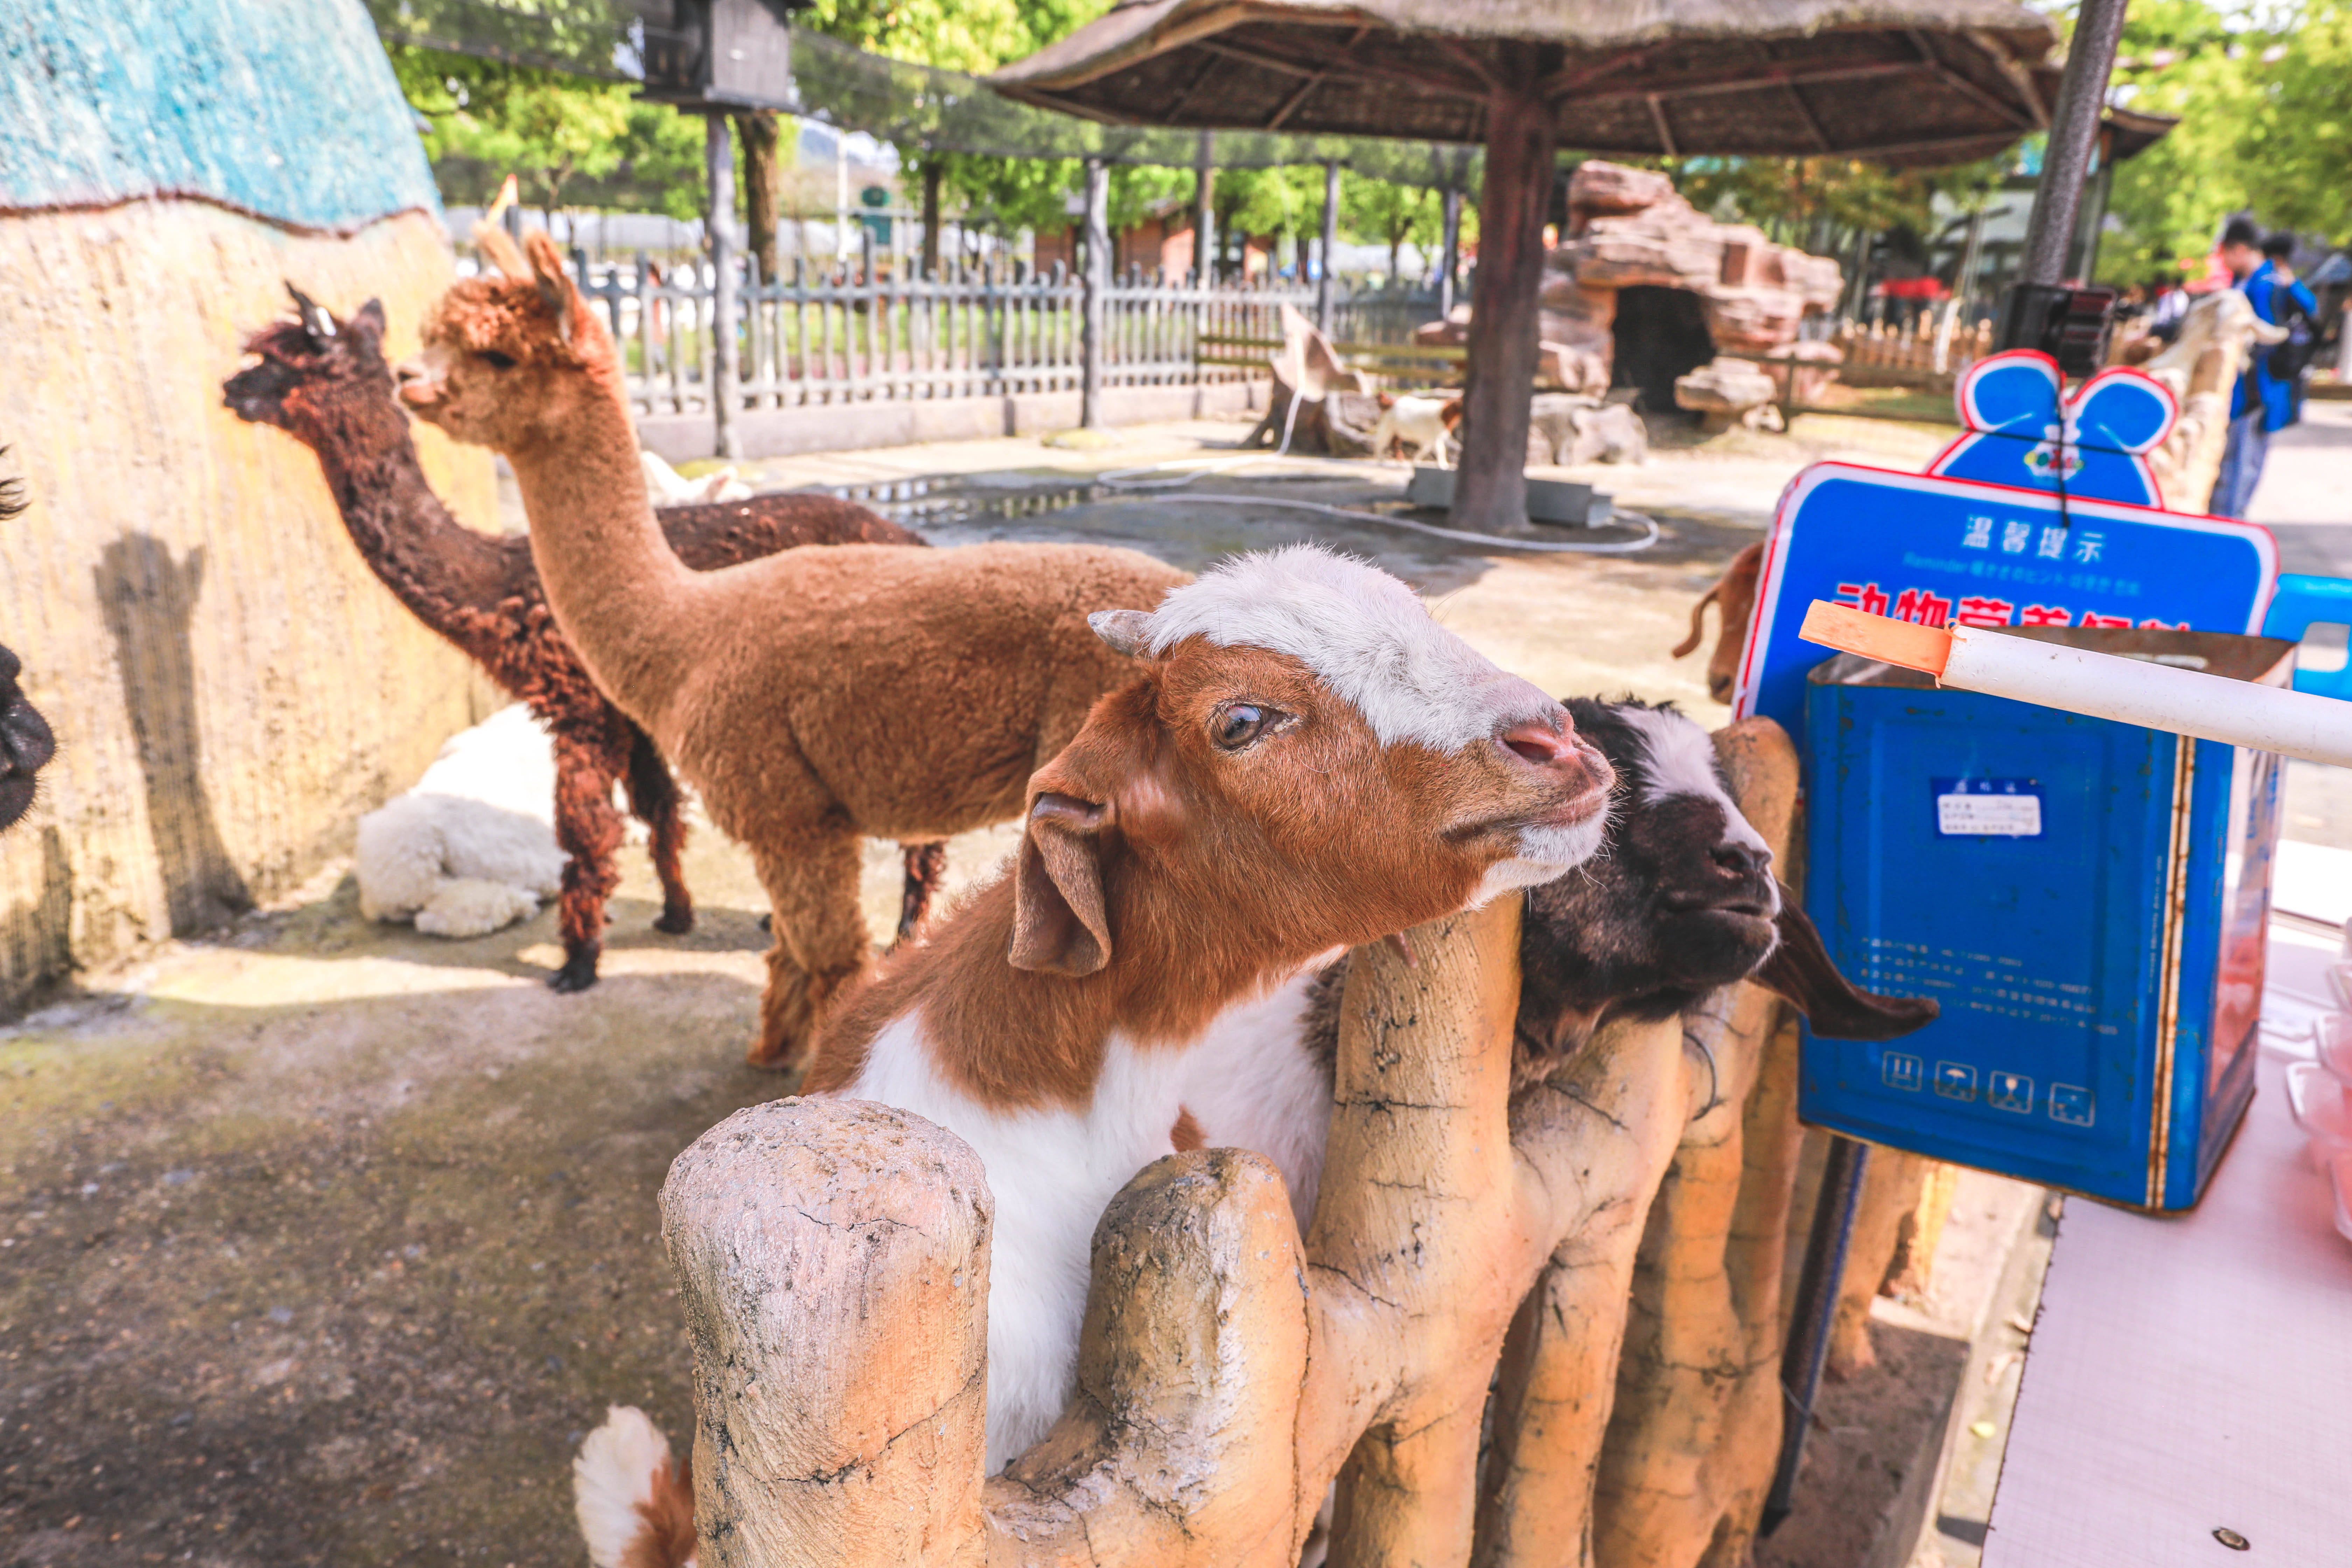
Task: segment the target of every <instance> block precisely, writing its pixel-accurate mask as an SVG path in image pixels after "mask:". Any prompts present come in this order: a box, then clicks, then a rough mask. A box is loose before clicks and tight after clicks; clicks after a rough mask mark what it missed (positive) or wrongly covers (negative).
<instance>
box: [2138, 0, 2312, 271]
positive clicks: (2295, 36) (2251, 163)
mask: <svg viewBox="0 0 2352 1568" xmlns="http://www.w3.org/2000/svg"><path fill="white" fill-rule="evenodd" d="M2240 63H2241V64H2242V65H2245V66H2247V67H2248V74H2249V75H2250V76H2252V78H2253V79H2254V82H2255V84H2256V89H2257V90H2258V92H2259V93H2260V94H2261V97H2262V99H2263V113H2262V114H2261V115H2260V116H2259V117H2258V118H2252V119H2250V120H2249V121H2248V123H2247V124H2246V126H2245V128H2244V130H2243V132H2242V133H2241V135H2240V138H2239V145H2238V153H2239V157H2240V159H2241V160H2242V163H2243V166H2244V168H2245V172H2246V195H2247V197H2248V199H2249V200H2250V202H2251V203H2252V205H2253V207H2254V208H2255V210H2256V211H2257V212H2259V213H2260V214H2262V216H2263V218H2264V220H2265V221H2267V222H2270V223H2272V224H2274V225H2278V226H2282V227H2291V228H2294V229H2296V230H2299V231H2303V232H2305V233H2311V234H2318V235H2325V236H2326V237H2327V238H2328V239H2329V240H2330V241H2332V242H2335V243H2337V244H2342V243H2345V242H2347V241H2352V184H2347V174H2346V171H2347V170H2352V5H2345V4H2343V3H2342V0H2326V3H2323V4H2315V5H2305V6H2304V7H2302V8H2301V9H2300V10H2299V11H2298V12H2297V14H2296V16H2295V17H2294V26H2293V27H2292V29H2291V30H2290V31H2288V32H2286V33H2284V35H2281V36H2280V37H2277V38H2276V39H2275V41H2273V42H2269V43H2267V44H2266V46H2265V47H2263V49H2262V50H2261V51H2260V52H2259V53H2257V52H2255V51H2254V50H2253V49H2252V48H2251V47H2249V48H2247V49H2246V50H2245V52H2244V53H2243V54H2242V57H2241V60H2240ZM2184 129H2185V127H2184ZM2173 135H2175V136H2177V135H2179V132H2178V131H2176V132H2173ZM2167 140H2170V138H2167ZM2150 151H2151V152H2153V151H2154V150H2153V149H2151V150H2150ZM2126 167H2128V165H2126ZM2119 172H2120V171H2119Z"/></svg>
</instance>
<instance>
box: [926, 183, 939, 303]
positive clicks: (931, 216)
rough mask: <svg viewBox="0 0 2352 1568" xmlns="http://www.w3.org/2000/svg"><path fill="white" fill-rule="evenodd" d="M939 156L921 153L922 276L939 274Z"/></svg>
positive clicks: (934, 276) (931, 276)
mask: <svg viewBox="0 0 2352 1568" xmlns="http://www.w3.org/2000/svg"><path fill="white" fill-rule="evenodd" d="M939 275H940V154H939V153H925V154H924V155H923V276H924V277H926V278H937V277H938V276H939Z"/></svg>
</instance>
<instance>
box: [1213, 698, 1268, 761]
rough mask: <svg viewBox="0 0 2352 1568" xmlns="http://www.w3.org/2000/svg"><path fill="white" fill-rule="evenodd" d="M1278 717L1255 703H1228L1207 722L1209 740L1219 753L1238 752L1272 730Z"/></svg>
mask: <svg viewBox="0 0 2352 1568" xmlns="http://www.w3.org/2000/svg"><path fill="white" fill-rule="evenodd" d="M1279 716H1280V715H1278V714H1277V713H1276V711H1275V710H1273V709H1271V708H1261V707H1259V706H1258V705H1257V704H1256V703H1255V702H1229V703H1227V704H1226V705H1225V706H1224V707H1223V708H1220V709H1218V710H1217V712H1216V717H1214V718H1213V719H1211V720H1210V721H1209V739H1210V740H1212V741H1213V742H1216V744H1217V748H1218V749H1219V750H1220V751H1226V752H1238V751H1240V750H1241V749H1242V748H1243V747H1244V746H1246V745H1248V744H1249V743H1250V742H1253V741H1255V740H1256V739H1257V738H1258V737H1259V736H1261V735H1263V734H1265V732H1266V731H1268V730H1270V729H1272V728H1273V727H1274V721H1275V720H1276V718H1278V717H1279Z"/></svg>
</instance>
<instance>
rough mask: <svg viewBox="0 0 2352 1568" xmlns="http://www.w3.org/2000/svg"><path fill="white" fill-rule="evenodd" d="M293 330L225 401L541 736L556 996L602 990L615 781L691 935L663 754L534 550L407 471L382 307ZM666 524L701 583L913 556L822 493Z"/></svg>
mask: <svg viewBox="0 0 2352 1568" xmlns="http://www.w3.org/2000/svg"><path fill="white" fill-rule="evenodd" d="M289 291H290V292H292V293H293V295H294V301H295V305H296V307H297V310H296V319H295V320H294V321H279V322H277V323H275V324H273V325H271V326H268V327H266V328H264V329H263V330H262V331H259V332H257V333H255V334H254V336H253V338H252V339H251V340H250V341H249V342H247V344H246V352H247V353H252V354H255V355H257V356H259V359H260V363H257V364H255V365H252V366H250V367H249V368H247V369H245V370H242V371H239V372H238V373H237V374H236V375H234V376H232V377H230V378H229V380H228V383H227V384H226V387H225V388H224V392H225V396H224V398H223V401H224V402H225V403H226V404H227V405H228V407H229V408H230V410H231V411H232V412H234V413H235V414H236V416H238V417H239V418H241V419H247V420H251V421H253V422H254V423H256V424H264V425H275V426H278V428H279V429H281V430H284V431H287V432H288V433H289V434H290V435H292V436H293V437H295V438H296V439H297V440H299V441H300V442H302V443H303V444H304V445H305V446H307V447H310V448H311V449H312V450H313V451H315V452H317V453H318V455H319V463H320V468H323V469H325V471H326V476H327V484H328V486H329V488H330V489H332V490H333V491H334V494H335V504H336V505H337V507H339V508H340V509H341V511H342V516H343V526H344V527H345V528H347V529H349V530H350V531H351V535H352V543H354V544H356V545H357V546H358V547H359V552H360V554H361V556H362V558H364V559H365V560H366V562H367V563H368V564H369V566H371V567H373V569H374V571H375V574H376V575H377V576H378V577H380V578H382V579H383V583H384V585H385V586H386V587H388V588H390V589H391V590H392V591H393V593H394V595H396V596H397V597H398V598H399V600H400V602H401V603H402V604H404V605H407V606H408V608H409V609H410V610H411V611H412V612H414V613H415V616H416V617H417V618H418V619H419V620H421V621H423V622H424V623H425V625H426V626H430V627H432V628H433V629H434V630H435V631H436V632H438V633H439V634H440V635H441V636H442V637H446V638H447V639H448V640H449V641H450V642H452V643H455V644H456V645H457V647H459V648H460V649H462V650H463V651H464V652H465V653H466V655H467V657H468V658H472V659H473V660H474V661H475V662H476V663H478V664H479V665H480V666H481V667H482V668H483V669H484V670H485V671H487V672H488V675H489V677H490V679H493V680H495V681H497V682H498V683H499V685H500V686H502V687H504V688H505V689H507V690H508V691H509V692H510V693H512V694H513V695H514V696H516V697H517V698H520V700H522V701H523V702H524V703H525V704H527V705H528V706H529V707H530V710H531V711H532V713H534V714H536V715H537V716H538V717H539V718H540V720H541V721H542V722H544V723H545V724H546V725H547V728H548V732H549V734H550V736H551V738H552V740H553V742H554V750H555V766H556V785H555V836H556V839H557V842H558V843H560V844H561V845H562V847H563V852H564V854H565V856H566V857H567V859H566V862H565V865H564V868H563V893H562V901H561V903H560V905H559V923H560V925H561V927H562V934H563V966H562V968H561V969H559V970H557V971H556V972H555V974H554V975H553V977H552V978H551V980H550V981H549V984H551V985H552V986H554V987H555V989H556V990H558V991H567V992H568V991H580V990H584V989H585V988H586V987H588V986H590V985H593V984H595V983H596V962H597V958H598V955H599V953H600V952H601V951H602V949H603V945H604V944H603V940H602V937H603V931H604V920H605V917H604V906H605V902H606V900H609V899H610V898H611V897H612V895H613V889H614V888H615V887H616V886H618V885H619V882H620V873H619V872H618V871H617V870H616V869H615V868H614V864H613V856H614V851H615V850H616V849H618V848H619V847H620V843H621V818H620V814H619V813H617V812H616V811H614V809H613V784H614V780H616V779H617V780H619V781H620V782H621V783H622V784H623V785H624V786H625V789H626V790H627V792H628V800H629V809H630V810H631V811H632V812H633V813H635V816H637V817H638V818H639V819H640V820H641V821H643V822H644V823H645V824H646V827H647V828H648V829H650V830H651V833H652V850H653V861H654V870H655V872H656V875H657V876H659V877H660V879H661V886H662V912H661V916H660V918H659V919H657V920H656V921H654V926H655V929H656V930H658V931H668V932H671V933H672V934H677V933H682V932H685V931H691V930H693V929H694V900H693V897H692V895H691V894H689V893H688V891H687V887H686V879H685V876H684V874H683V873H682V871H681V870H680V868H679V866H678V855H679V851H680V850H681V849H682V848H683V847H685V844H686V824H685V821H684V819H683V817H682V816H681V815H680V813H679V810H678V792H677V784H675V783H674V782H673V781H672V780H671V778H670V773H669V768H668V765H667V763H664V762H663V761H662V757H661V753H660V752H659V751H657V750H656V748H655V746H654V743H653V742H652V741H650V740H648V739H647V738H646V733H645V731H642V730H640V729H638V728H637V726H636V725H635V724H634V723H631V722H630V721H629V719H628V716H627V715H625V713H623V712H622V711H621V710H620V709H618V708H616V707H615V706H614V704H613V703H612V702H611V700H608V699H607V698H606V697H605V696H604V693H603V692H601V691H598V690H597V689H596V687H595V683H594V682H593V681H592V680H590V679H589V678H588V671H587V670H586V669H585V668H583V666H582V665H581V662H580V658H579V656H578V655H577V654H575V653H573V652H572V645H571V644H569V643H567V642H565V641H564V640H563V634H562V632H561V631H559V630H558V629H557V628H556V625H555V622H554V620H553V618H552V617H551V616H549V614H548V611H547V595H546V594H545V593H544V592H543V591H542V590H541V587H540V584H539V569H538V568H537V567H536V566H535V565H533V564H532V563H531V558H530V542H529V541H528V540H524V539H520V538H506V539H498V538H492V537H490V536H489V535H488V534H483V533H478V532H476V531H474V530H472V529H470V528H467V527H466V526H465V525H464V524H462V523H460V522H458V521H457V520H456V519H455V518H453V517H451V516H450V515H449V512H448V509H447V508H446V507H444V506H443V505H442V504H441V501H440V499H439V498H438V497H436V495H435V494H434V493H433V490H432V488H431V487H430V486H429V485H428V484H426V483H425V471H424V469H423V468H420V467H419V466H418V464H417V460H416V447H415V442H413V441H412V440H411V439H410V438H409V431H408V419H407V416H405V415H404V414H403V413H402V412H401V410H400V405H399V404H398V403H397V402H395V401H394V397H393V384H392V372H391V370H390V369H389V367H387V366H386V365H385V363H384V360H383V306H382V305H380V304H379V303H377V302H376V301H375V300H369V301H368V302H367V303H366V304H364V305H362V306H361V307H360V309H359V310H358V311H357V312H356V313H354V314H353V315H352V318H351V319H350V320H349V321H340V320H338V319H337V318H336V317H335V316H333V315H332V314H331V313H330V312H329V311H328V310H325V309H324V308H323V307H321V306H320V305H318V304H317V303H315V302H313V301H312V300H310V299H308V298H307V297H305V296H304V295H303V294H302V293H301V292H300V291H299V290H292V289H289ZM660 516H661V526H662V530H663V532H664V534H665V535H666V536H667V538H668V540H669V542H670V545H671V547H672V548H673V549H675V550H676V551H677V553H678V555H679V556H680V558H681V559H683V560H684V561H685V562H686V563H687V564H688V565H689V566H692V567H694V568H696V569H698V570H702V571H708V570H709V569H711V568H714V567H719V566H731V565H733V564H735V563H737V562H740V561H751V560H756V559H758V558H759V557H761V556H763V555H771V554H773V553H774V552H777V551H779V550H784V549H789V548H792V547H793V546H796V545H803V544H841V543H848V542H860V543H875V544H921V543H922V542H923V541H922V539H921V538H920V537H919V535H917V534H914V533H911V532H909V531H908V530H906V529H903V528H900V527H899V526H898V524H896V523H893V522H889V521H885V520H884V519H882V518H880V517H877V516H876V515H875V514H874V513H873V512H871V511H868V510H866V508H864V507H862V506H858V505H856V504H855V503H853V502H850V501H845V500H836V499H835V498H834V497H831V496H822V495H772V496H760V497H757V498H755V499H754V500H749V501H742V502H738V503H733V504H729V505H721V506H681V507H667V508H664V509H663V510H662V512H661V514H660ZM941 865H942V858H941V857H940V853H939V847H938V846H937V845H917V846H911V847H909V848H908V858H907V869H908V892H907V898H906V900H905V908H904V910H903V911H902V915H901V923H900V930H901V932H902V933H903V932H904V931H907V930H908V929H911V927H912V925H913V923H914V921H916V920H917V919H919V916H920V914H921V912H922V909H923V906H924V903H925V902H926V901H927V900H928V897H929V892H930V889H932V888H934V887H935V886H936V885H937V883H938V880H939V875H940V868H941Z"/></svg>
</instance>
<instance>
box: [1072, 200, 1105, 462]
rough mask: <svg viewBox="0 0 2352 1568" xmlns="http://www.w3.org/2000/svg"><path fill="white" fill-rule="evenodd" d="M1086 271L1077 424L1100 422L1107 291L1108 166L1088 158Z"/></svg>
mask: <svg viewBox="0 0 2352 1568" xmlns="http://www.w3.org/2000/svg"><path fill="white" fill-rule="evenodd" d="M1086 246H1087V256H1086V271H1085V273H1084V274H1083V275H1082V276H1081V278H1080V279H1079V285H1078V289H1079V307H1078V309H1079V325H1078V354H1079V363H1078V424H1079V426H1081V427H1083V428H1085V429H1088V430H1093V429H1097V428H1099V427H1100V426H1101V425H1102V364H1103V296H1104V295H1106V294H1108V292H1109V291H1110V165H1109V164H1108V163H1105V162H1104V161H1103V160H1102V159H1100V158H1089V159H1087V232H1086Z"/></svg>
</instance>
